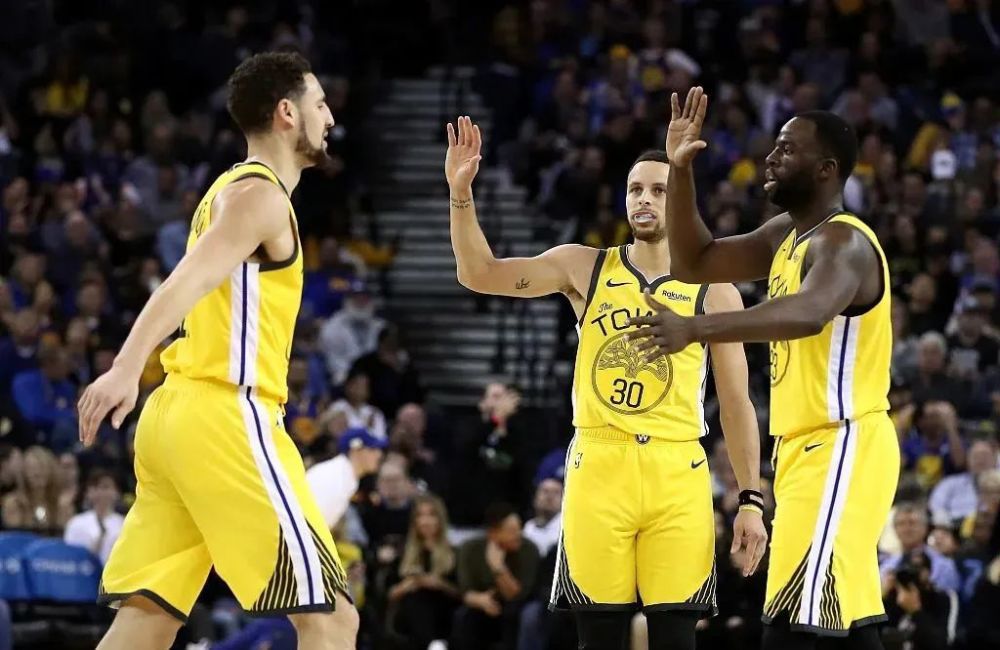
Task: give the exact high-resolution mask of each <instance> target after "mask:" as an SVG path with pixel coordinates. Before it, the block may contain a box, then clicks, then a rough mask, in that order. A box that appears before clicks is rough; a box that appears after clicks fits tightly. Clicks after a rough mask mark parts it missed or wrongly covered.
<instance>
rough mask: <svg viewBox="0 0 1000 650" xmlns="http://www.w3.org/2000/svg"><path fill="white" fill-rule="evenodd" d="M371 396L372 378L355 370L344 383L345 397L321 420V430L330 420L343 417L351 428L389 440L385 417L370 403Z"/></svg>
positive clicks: (326, 412)
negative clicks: (363, 430)
mask: <svg viewBox="0 0 1000 650" xmlns="http://www.w3.org/2000/svg"><path fill="white" fill-rule="evenodd" d="M370 396H371V378H370V377H369V376H368V375H367V374H365V373H364V372H361V371H360V370H354V371H352V372H351V374H349V375H348V376H347V381H346V382H345V383H344V397H343V398H341V399H339V400H337V401H336V402H334V403H333V404H331V405H330V408H328V409H327V410H326V411H325V412H324V413H323V415H322V416H321V418H320V428H321V429H322V428H325V427H324V425H325V423H326V422H328V421H329V420H330V419H332V418H334V417H337V416H342V417H343V418H344V420H345V421H346V422H347V426H348V427H351V428H361V429H365V430H367V431H368V433H370V434H372V435H373V436H375V437H376V438H381V439H383V440H385V439H387V438H388V436H387V433H386V429H385V416H384V415H382V411H380V410H379V409H377V408H375V407H374V406H372V405H371V404H369V403H368V400H369V399H370Z"/></svg>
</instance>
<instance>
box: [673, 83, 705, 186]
mask: <svg viewBox="0 0 1000 650" xmlns="http://www.w3.org/2000/svg"><path fill="white" fill-rule="evenodd" d="M707 110H708V95H706V94H705V91H704V90H703V89H702V87H701V86H695V87H694V88H692V89H691V90H689V91H688V95H687V99H686V100H684V108H683V109H682V108H681V106H680V104H679V103H678V99H677V93H674V94H673V95H671V96H670V124H669V125H668V126H667V144H666V148H667V157H668V158H670V162H671V163H673V164H674V165H676V166H678V167H687V166H688V165H690V164H691V161H692V160H694V157H695V154H697V153H698V152H699V151H700V150H702V149H704V148H705V147H707V146H708V145H707V144H706V143H705V141H704V140H702V139H701V125H702V124H703V123H704V122H705V111H707Z"/></svg>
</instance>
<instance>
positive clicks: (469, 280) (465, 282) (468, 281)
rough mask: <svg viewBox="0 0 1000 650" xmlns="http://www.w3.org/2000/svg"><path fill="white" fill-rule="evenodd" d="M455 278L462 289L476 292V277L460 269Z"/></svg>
mask: <svg viewBox="0 0 1000 650" xmlns="http://www.w3.org/2000/svg"><path fill="white" fill-rule="evenodd" d="M457 278H458V283H459V284H460V285H462V286H463V287H465V288H466V289H470V290H472V291H477V289H476V286H477V285H478V282H477V280H478V277H477V276H475V275H473V274H471V273H469V272H468V271H462V269H458V274H457Z"/></svg>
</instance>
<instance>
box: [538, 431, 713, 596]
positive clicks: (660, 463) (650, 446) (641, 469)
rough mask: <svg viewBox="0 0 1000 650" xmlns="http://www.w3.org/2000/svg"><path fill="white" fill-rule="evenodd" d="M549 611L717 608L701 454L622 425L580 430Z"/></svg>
mask: <svg viewBox="0 0 1000 650" xmlns="http://www.w3.org/2000/svg"><path fill="white" fill-rule="evenodd" d="M565 482H566V486H565V492H564V496H563V520H562V525H563V534H562V539H561V540H560V543H559V550H558V557H557V560H556V573H555V578H554V580H553V584H552V594H551V600H550V604H549V605H550V608H553V609H555V608H565V607H567V606H568V607H569V608H572V609H579V610H597V611H615V610H633V609H635V608H636V606H637V596H638V597H639V598H641V600H642V605H643V609H644V610H645V611H647V612H651V611H658V610H695V611H698V610H703V611H711V612H712V613H713V614H714V612H715V517H714V515H713V512H712V487H711V480H710V476H709V471H708V462H707V459H706V457H705V451H704V449H703V448H702V446H701V444H700V443H699V442H698V441H697V440H690V441H686V442H671V441H666V440H661V439H657V438H651V437H650V436H644V435H638V436H637V435H632V434H628V433H624V432H622V431H620V430H618V429H614V428H607V429H603V428H601V429H582V430H579V431H577V434H576V437H575V438H574V439H573V442H572V444H571V445H570V447H569V451H568V453H567V457H566V478H565Z"/></svg>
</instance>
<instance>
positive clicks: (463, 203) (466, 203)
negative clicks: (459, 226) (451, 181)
mask: <svg viewBox="0 0 1000 650" xmlns="http://www.w3.org/2000/svg"><path fill="white" fill-rule="evenodd" d="M471 206H472V199H452V200H451V207H453V208H456V209H458V210H466V209H468V208H470V207H471Z"/></svg>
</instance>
